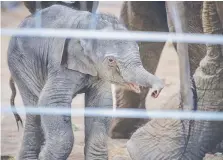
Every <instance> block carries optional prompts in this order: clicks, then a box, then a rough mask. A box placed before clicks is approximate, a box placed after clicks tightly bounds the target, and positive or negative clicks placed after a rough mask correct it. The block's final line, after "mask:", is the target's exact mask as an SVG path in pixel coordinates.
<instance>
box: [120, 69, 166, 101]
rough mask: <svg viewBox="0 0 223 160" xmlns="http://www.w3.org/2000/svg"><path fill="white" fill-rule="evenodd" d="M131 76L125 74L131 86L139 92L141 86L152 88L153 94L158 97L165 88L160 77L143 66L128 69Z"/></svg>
mask: <svg viewBox="0 0 223 160" xmlns="http://www.w3.org/2000/svg"><path fill="white" fill-rule="evenodd" d="M128 72H129V73H126V74H127V75H129V76H125V75H123V77H124V79H125V80H126V81H127V82H129V83H128V84H129V86H130V87H129V88H130V89H132V90H134V91H135V92H137V93H139V92H140V89H139V87H149V88H151V90H152V91H151V96H152V97H154V98H157V97H158V96H159V93H160V92H161V91H162V89H163V88H164V82H163V81H162V80H161V79H159V78H158V77H156V76H154V75H153V74H151V73H149V72H148V71H146V70H145V69H144V68H143V66H140V67H135V68H131V69H128Z"/></svg>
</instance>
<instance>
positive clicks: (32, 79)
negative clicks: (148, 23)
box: [8, 5, 164, 160]
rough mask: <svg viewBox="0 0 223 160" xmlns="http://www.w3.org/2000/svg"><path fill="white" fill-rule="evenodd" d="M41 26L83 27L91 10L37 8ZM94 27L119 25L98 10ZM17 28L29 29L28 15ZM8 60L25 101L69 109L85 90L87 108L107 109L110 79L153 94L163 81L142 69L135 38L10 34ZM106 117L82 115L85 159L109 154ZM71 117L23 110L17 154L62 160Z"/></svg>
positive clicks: (118, 27)
mask: <svg viewBox="0 0 223 160" xmlns="http://www.w3.org/2000/svg"><path fill="white" fill-rule="evenodd" d="M39 12H41V15H42V23H41V24H42V27H43V28H57V29H59V28H68V29H88V28H89V26H90V23H91V22H92V16H93V15H92V13H90V12H87V11H77V10H74V9H71V8H68V7H66V6H62V5H52V6H51V7H48V8H45V9H43V10H41V11H39ZM95 22H96V25H95V27H96V30H102V31H103V30H111V31H112V30H122V31H126V28H125V27H124V26H123V25H121V24H120V23H119V22H118V20H117V19H116V18H115V17H112V16H110V15H105V14H98V15H97V17H96V21H95ZM19 27H20V28H34V27H35V17H34V16H33V15H30V16H28V17H27V18H25V20H24V21H23V22H22V23H21V24H20V26H19ZM8 65H9V69H10V72H11V74H12V78H13V79H14V80H15V82H16V84H17V86H18V88H19V91H20V94H21V96H22V99H23V103H24V105H25V106H43V107H46V108H47V107H48V108H50V107H64V108H71V102H72V99H73V98H74V97H75V95H77V94H79V93H85V104H86V107H102V108H106V107H107V108H112V94H111V88H110V87H111V85H110V84H111V83H113V84H117V85H120V86H123V87H126V88H128V89H130V90H134V91H135V92H139V90H140V89H139V87H140V86H143V87H150V88H152V90H153V92H152V96H153V97H157V96H158V95H159V93H160V91H161V90H162V88H163V87H164V84H163V82H162V81H161V80H160V79H158V78H157V77H155V76H154V75H152V74H150V73H149V72H147V71H146V70H145V69H144V68H143V66H142V62H141V60H140V56H139V47H138V45H137V43H136V42H132V41H120V40H116V41H113V40H106V41H105V40H87V39H67V38H55V37H49V38H43V37H25V36H24V37H12V39H11V41H10V45H9V49H8ZM109 125H110V118H107V117H103V118H102V117H100V118H90V117H89V118H86V119H85V157H86V158H85V159H87V160H94V159H97V160H100V159H108V155H107V154H108V153H107V143H106V140H107V136H108V129H109ZM73 141H74V137H73V132H72V128H71V117H70V116H62V115H61V116H58V115H30V114H27V117H26V125H25V131H24V138H23V142H22V147H21V150H20V155H19V159H22V160H25V159H27V160H30V159H40V160H42V159H44V160H65V159H67V157H68V156H69V154H70V152H71V150H72V147H73Z"/></svg>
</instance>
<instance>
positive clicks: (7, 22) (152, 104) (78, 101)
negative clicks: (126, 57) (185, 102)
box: [1, 2, 179, 160]
mask: <svg viewBox="0 0 223 160" xmlns="http://www.w3.org/2000/svg"><path fill="white" fill-rule="evenodd" d="M120 6H121V3H120V2H101V3H100V5H99V11H100V12H106V13H112V14H113V15H116V16H119V12H120ZM28 14H29V12H28V10H26V9H25V8H24V7H23V6H21V7H19V8H17V9H15V10H11V11H7V12H2V16H1V18H2V20H1V25H2V27H4V28H15V27H16V26H17V25H18V24H19V23H20V22H21V20H22V19H23V18H24V17H25V16H27V15H28ZM9 40H10V37H6V36H2V37H1V87H2V89H1V106H2V107H9V99H10V95H11V90H10V88H9V85H8V80H9V77H10V74H9V70H8V66H7V48H8V43H9ZM178 73H179V72H178V59H177V56H176V52H175V50H174V49H173V47H172V45H171V44H168V43H167V44H166V46H165V48H164V50H163V53H162V56H161V59H160V63H159V66H158V69H157V72H156V75H157V76H159V77H160V78H162V79H165V82H166V88H165V89H164V90H163V92H162V93H161V94H160V96H159V98H158V99H155V100H154V99H152V98H150V97H148V98H147V108H148V109H158V108H165V106H163V105H162V104H163V103H164V102H165V101H166V100H167V99H168V97H170V96H171V95H173V94H174V93H176V92H177V91H178V84H179V78H178V77H179V74H178ZM16 105H18V107H21V106H22V105H23V104H22V100H21V97H20V95H19V93H18V94H17V97H16ZM72 106H73V107H75V108H77V107H83V106H84V95H78V96H77V97H76V98H75V99H74V100H73V103H72ZM21 108H23V107H21ZM22 118H23V121H25V117H24V116H22ZM72 122H73V124H75V126H76V129H75V127H74V136H75V145H74V147H73V151H72V154H71V155H70V157H69V159H78V160H82V159H84V155H83V147H84V118H83V117H74V118H72ZM22 132H23V129H20V131H19V132H18V131H17V126H16V123H15V120H14V117H13V114H12V113H2V114H1V153H2V154H1V155H12V156H15V155H16V154H17V153H18V150H19V145H20V142H21V140H22ZM125 143H126V140H118V141H117V140H110V141H109V154H110V157H111V158H110V159H116V160H118V159H119V160H121V159H122V160H124V159H125V160H127V159H129V158H128V156H127V154H126V153H127V152H126V148H125ZM120 157H122V158H120Z"/></svg>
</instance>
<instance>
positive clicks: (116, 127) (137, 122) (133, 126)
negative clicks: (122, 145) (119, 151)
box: [109, 118, 148, 139]
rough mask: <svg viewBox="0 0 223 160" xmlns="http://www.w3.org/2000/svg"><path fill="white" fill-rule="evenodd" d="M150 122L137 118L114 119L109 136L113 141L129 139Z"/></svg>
mask: <svg viewBox="0 0 223 160" xmlns="http://www.w3.org/2000/svg"><path fill="white" fill-rule="evenodd" d="M146 122H148V120H145V119H135V118H117V119H114V120H113V122H112V125H111V128H110V131H109V136H110V137H111V138H113V139H129V138H130V137H131V135H132V134H133V133H134V132H135V131H136V130H137V129H138V128H139V127H140V126H142V125H144V124H146Z"/></svg>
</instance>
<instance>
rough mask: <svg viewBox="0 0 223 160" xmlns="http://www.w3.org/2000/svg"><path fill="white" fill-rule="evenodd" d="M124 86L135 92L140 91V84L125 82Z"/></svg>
mask: <svg viewBox="0 0 223 160" xmlns="http://www.w3.org/2000/svg"><path fill="white" fill-rule="evenodd" d="M126 87H127V88H128V89H130V90H132V91H134V92H136V93H140V92H141V90H140V86H139V85H137V84H134V83H126Z"/></svg>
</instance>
